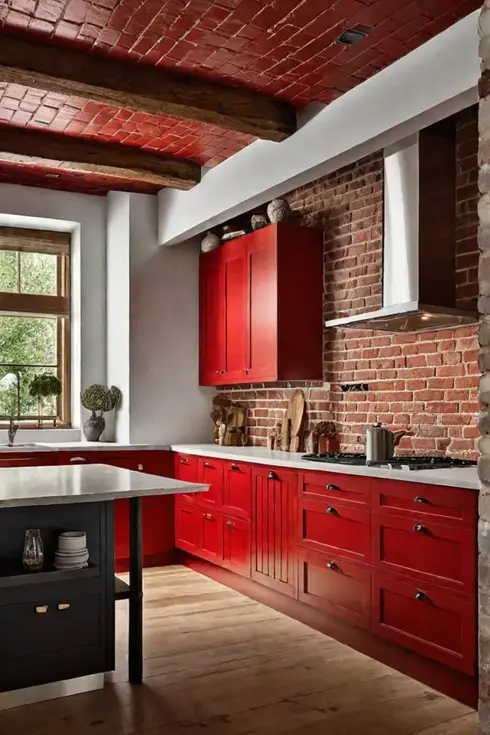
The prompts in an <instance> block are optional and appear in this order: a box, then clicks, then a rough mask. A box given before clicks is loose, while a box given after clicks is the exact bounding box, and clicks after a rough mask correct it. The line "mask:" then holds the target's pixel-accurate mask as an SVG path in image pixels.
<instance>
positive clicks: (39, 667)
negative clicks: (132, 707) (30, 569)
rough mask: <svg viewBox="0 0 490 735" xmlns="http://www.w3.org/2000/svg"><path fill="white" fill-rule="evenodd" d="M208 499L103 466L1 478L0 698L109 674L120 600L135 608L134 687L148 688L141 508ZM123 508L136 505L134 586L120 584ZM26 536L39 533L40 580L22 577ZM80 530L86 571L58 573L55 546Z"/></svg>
mask: <svg viewBox="0 0 490 735" xmlns="http://www.w3.org/2000/svg"><path fill="white" fill-rule="evenodd" d="M206 490H207V485H205V484H195V483H189V482H183V481H179V480H174V479H171V478H166V477H159V476H154V475H148V474H144V473H141V472H133V471H130V470H125V469H120V468H117V467H110V466H107V465H98V464H88V465H75V466H73V465H71V466H48V467H45V466H42V467H16V468H8V469H0V623H1V625H0V660H1V662H2V667H0V692H10V691H13V690H20V689H26V688H31V687H40V686H41V687H42V686H44V685H47V684H50V683H52V682H65V681H66V680H73V679H78V678H79V677H87V676H91V675H94V674H102V673H103V672H105V671H110V670H112V669H113V668H114V639H115V622H114V621H115V614H114V606H115V601H116V600H117V599H128V600H129V680H130V682H131V683H139V682H141V679H142V659H143V656H142V653H143V625H142V620H143V617H142V598H143V594H142V544H141V498H143V497H146V496H155V495H176V494H179V493H185V494H186V496H188V495H189V494H192V493H198V492H203V491H206ZM120 498H128V499H129V500H130V579H129V585H125V584H124V583H122V582H121V581H120V580H117V583H116V580H115V576H114V501H115V500H117V499H120ZM26 528H38V529H40V531H41V534H42V539H43V544H44V549H45V564H44V568H43V571H41V572H37V573H30V574H28V573H25V572H24V571H23V569H22V563H21V558H22V548H23V539H24V531H25V529H26ZM73 530H76V531H84V532H85V533H86V535H87V547H88V550H89V565H88V567H86V568H84V569H78V570H68V571H58V570H56V569H54V566H53V558H54V551H55V549H56V545H57V540H58V536H59V534H60V533H61V532H63V531H73ZM62 690H63V688H61V689H60V692H61V691H62ZM72 691H73V690H72ZM50 696H53V695H52V694H51V695H50ZM58 696H59V695H58ZM26 701H27V700H26ZM28 701H32V690H31V692H30V694H29V697H28ZM16 702H17V703H21V702H22V697H20V698H19V697H18V696H17V698H16Z"/></svg>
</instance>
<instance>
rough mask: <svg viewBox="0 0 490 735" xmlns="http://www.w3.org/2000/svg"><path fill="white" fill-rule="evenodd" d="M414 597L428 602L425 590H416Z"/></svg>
mask: <svg viewBox="0 0 490 735" xmlns="http://www.w3.org/2000/svg"><path fill="white" fill-rule="evenodd" d="M415 599H416V600H420V602H429V598H428V596H427V595H426V594H425V592H417V593H416V595H415Z"/></svg>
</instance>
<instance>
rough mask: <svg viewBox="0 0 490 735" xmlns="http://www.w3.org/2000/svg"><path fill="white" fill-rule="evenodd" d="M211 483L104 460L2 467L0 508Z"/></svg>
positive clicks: (189, 489)
mask: <svg viewBox="0 0 490 735" xmlns="http://www.w3.org/2000/svg"><path fill="white" fill-rule="evenodd" d="M208 488H209V486H208V485H201V484H195V483H190V482H182V481H181V480H174V479H172V478H170V477H160V476H157V475H148V474H146V473H144V472H133V471H132V470H125V469H121V468H119V467H111V466H109V465H104V464H86V465H67V466H58V465H55V466H54V467H9V468H4V469H0V508H16V507H21V506H33V505H58V504H63V503H97V502H104V501H107V500H117V499H119V498H137V497H144V496H145V495H178V494H180V493H195V492H205V491H206V490H208Z"/></svg>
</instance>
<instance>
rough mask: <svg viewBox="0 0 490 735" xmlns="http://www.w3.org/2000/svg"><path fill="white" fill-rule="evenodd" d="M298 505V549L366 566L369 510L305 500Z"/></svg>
mask: <svg viewBox="0 0 490 735" xmlns="http://www.w3.org/2000/svg"><path fill="white" fill-rule="evenodd" d="M298 504H299V509H298V512H299V519H298V520H299V522H298V542H299V544H300V545H301V546H305V547H307V548H311V549H313V550H317V551H325V552H326V553H328V554H334V555H335V554H337V555H340V556H343V557H347V558H350V559H354V560H355V561H361V562H365V563H369V561H370V558H371V548H370V542H371V528H370V513H369V511H368V510H363V509H360V508H353V507H351V506H349V505H342V504H340V503H333V502H329V501H327V502H325V503H322V502H321V501H318V500H306V499H304V498H300V499H299V501H298Z"/></svg>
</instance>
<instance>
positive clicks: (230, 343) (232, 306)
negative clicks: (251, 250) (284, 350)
mask: <svg viewBox="0 0 490 735" xmlns="http://www.w3.org/2000/svg"><path fill="white" fill-rule="evenodd" d="M221 252H222V257H223V264H224V271H225V344H226V362H225V374H224V375H223V376H221V379H220V380H219V382H220V383H243V381H244V380H247V379H248V378H247V374H248V370H247V368H248V364H247V359H248V350H247V335H248V329H249V324H248V322H249V309H248V272H247V253H246V250H245V248H244V247H243V244H242V243H241V242H238V241H235V242H230V243H229V244H228V245H227V246H226V248H223V250H222V251H221Z"/></svg>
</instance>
